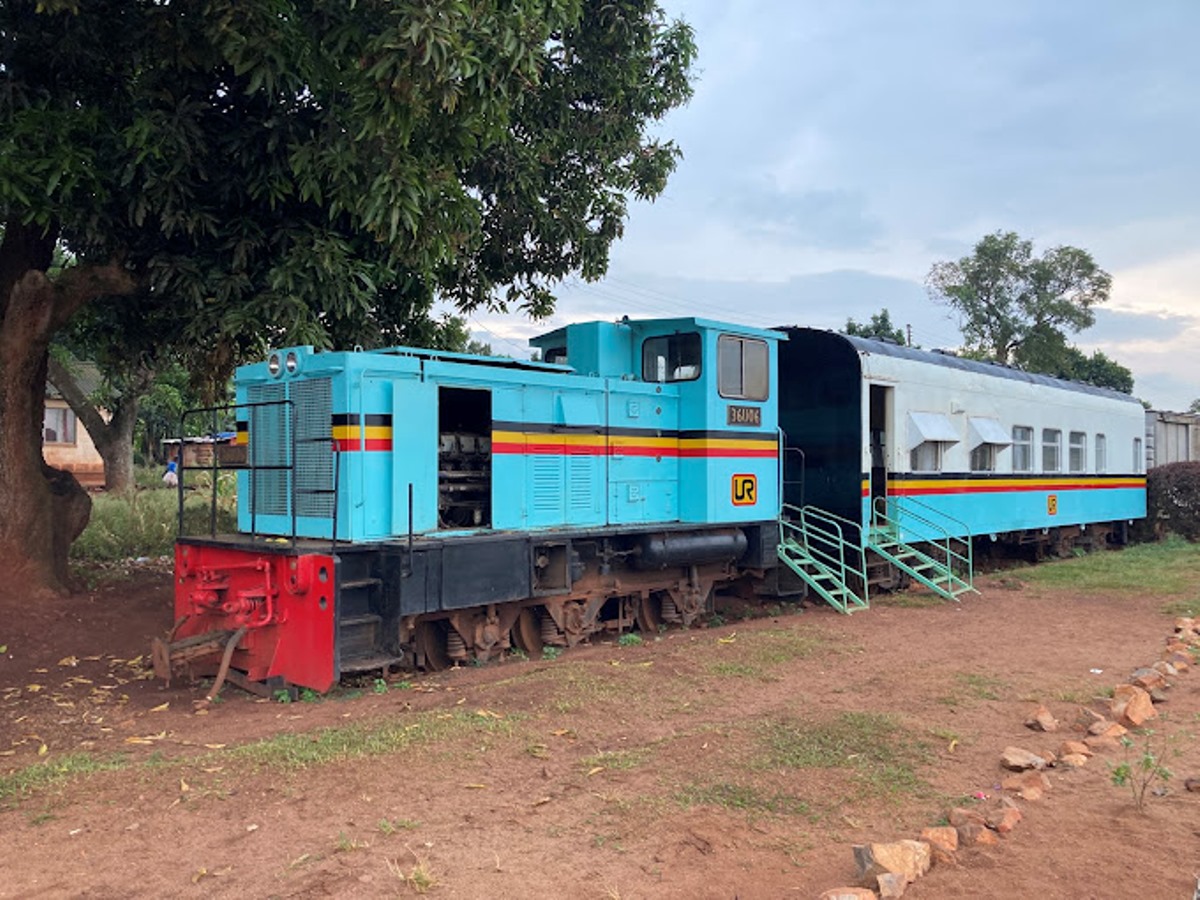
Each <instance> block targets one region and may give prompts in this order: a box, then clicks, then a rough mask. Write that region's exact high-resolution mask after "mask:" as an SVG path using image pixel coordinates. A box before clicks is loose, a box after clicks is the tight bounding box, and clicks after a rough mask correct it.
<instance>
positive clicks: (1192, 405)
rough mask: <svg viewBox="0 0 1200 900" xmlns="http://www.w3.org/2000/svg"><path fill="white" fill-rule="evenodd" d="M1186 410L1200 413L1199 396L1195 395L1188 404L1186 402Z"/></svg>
mask: <svg viewBox="0 0 1200 900" xmlns="http://www.w3.org/2000/svg"><path fill="white" fill-rule="evenodd" d="M1187 411H1188V412H1190V413H1200V397H1197V398H1196V399H1195V400H1193V401H1192V402H1191V403H1190V404H1188V408H1187Z"/></svg>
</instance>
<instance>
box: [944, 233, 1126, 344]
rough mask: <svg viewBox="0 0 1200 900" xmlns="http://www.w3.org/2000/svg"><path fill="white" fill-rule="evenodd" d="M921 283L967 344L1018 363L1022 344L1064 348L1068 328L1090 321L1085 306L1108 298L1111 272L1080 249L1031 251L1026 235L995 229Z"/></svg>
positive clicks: (1092, 315) (1077, 328)
mask: <svg viewBox="0 0 1200 900" xmlns="http://www.w3.org/2000/svg"><path fill="white" fill-rule="evenodd" d="M925 285H926V288H927V289H928V291H929V295H930V297H931V298H932V299H934V300H935V301H937V302H940V303H945V304H947V305H948V306H950V307H951V308H953V309H954V310H955V311H956V312H957V313H958V316H959V327H960V329H961V330H962V333H963V337H964V338H965V339H966V345H967V348H968V349H972V350H978V351H982V352H983V353H984V354H986V355H987V357H988V358H990V359H993V360H996V361H997V362H1003V363H1017V362H1020V360H1019V359H1018V355H1019V354H1020V353H1021V351H1022V348H1023V347H1025V345H1026V344H1030V343H1035V344H1036V343H1040V344H1042V345H1044V346H1045V347H1049V346H1052V345H1054V344H1055V342H1057V346H1059V347H1065V346H1067V344H1066V334H1067V333H1068V332H1070V333H1077V332H1079V331H1081V330H1082V329H1084V328H1087V327H1089V326H1091V325H1093V324H1094V323H1095V321H1096V316H1095V313H1094V312H1093V310H1092V308H1093V307H1094V306H1095V305H1096V304H1098V303H1103V302H1104V301H1106V300H1107V299H1108V295H1109V291H1110V290H1111V288H1112V276H1110V275H1109V274H1108V273H1107V272H1105V271H1104V270H1103V269H1101V268H1100V267H1099V266H1098V265H1096V262H1095V260H1093V259H1092V257H1091V254H1089V253H1088V252H1087V251H1085V250H1080V249H1078V248H1077V247H1051V248H1050V249H1049V250H1046V251H1045V252H1043V253H1042V254H1041V255H1040V256H1034V254H1033V244H1032V243H1031V242H1030V241H1026V240H1022V239H1021V238H1020V237H1019V236H1018V235H1017V234H1016V232H1012V231H1008V232H999V231H998V232H996V233H995V234H989V235H987V236H986V237H984V238H983V239H982V240H980V241H979V243H977V244H976V245H975V250H974V252H973V253H972V254H971V255H970V256H964V257H963V258H962V259H960V260H958V261H957V262H940V263H935V264H934V265H933V267H932V268H931V269H930V270H929V274H928V276H926V279H925ZM1026 355H1028V353H1027V354H1026Z"/></svg>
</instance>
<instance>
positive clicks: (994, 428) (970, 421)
mask: <svg viewBox="0 0 1200 900" xmlns="http://www.w3.org/2000/svg"><path fill="white" fill-rule="evenodd" d="M967 425H968V426H969V427H970V431H971V447H972V449H974V448H975V447H978V446H979V445H980V444H999V445H1001V446H1003V447H1007V446H1008V445H1009V444H1011V443H1012V437H1011V436H1010V435H1009V433H1008V432H1007V431H1005V430H1004V426H1003V425H1001V424H1000V420H999V419H987V418H978V419H976V418H970V417H968V418H967Z"/></svg>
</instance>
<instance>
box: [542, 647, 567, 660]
mask: <svg viewBox="0 0 1200 900" xmlns="http://www.w3.org/2000/svg"><path fill="white" fill-rule="evenodd" d="M562 652H563V648H562V647H543V648H542V659H558V658H559V657H560V656H562Z"/></svg>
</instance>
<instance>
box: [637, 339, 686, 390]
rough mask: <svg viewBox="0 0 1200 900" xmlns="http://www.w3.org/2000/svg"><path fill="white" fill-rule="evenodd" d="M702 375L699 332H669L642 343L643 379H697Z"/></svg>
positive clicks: (660, 380) (652, 380)
mask: <svg viewBox="0 0 1200 900" xmlns="http://www.w3.org/2000/svg"><path fill="white" fill-rule="evenodd" d="M699 377H700V335H698V334H696V333H694V332H692V333H688V334H668V335H664V336H663V337H655V338H647V339H646V340H645V341H644V342H643V343H642V380H643V381H651V382H654V381H659V382H662V381H695V380H696V379H697V378H699Z"/></svg>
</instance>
